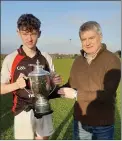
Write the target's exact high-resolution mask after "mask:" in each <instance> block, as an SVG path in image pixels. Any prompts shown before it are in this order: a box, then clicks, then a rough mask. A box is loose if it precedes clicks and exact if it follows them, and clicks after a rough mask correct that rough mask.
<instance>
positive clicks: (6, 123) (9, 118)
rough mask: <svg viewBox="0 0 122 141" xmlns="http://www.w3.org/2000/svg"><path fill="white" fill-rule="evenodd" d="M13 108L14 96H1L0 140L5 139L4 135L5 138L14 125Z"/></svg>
mask: <svg viewBox="0 0 122 141" xmlns="http://www.w3.org/2000/svg"><path fill="white" fill-rule="evenodd" d="M11 107H12V95H11V94H6V95H2V96H0V139H3V135H4V137H5V135H6V132H7V130H8V129H9V128H11V127H12V126H13V124H14V116H13V114H12V112H11ZM11 136H13V135H11Z"/></svg>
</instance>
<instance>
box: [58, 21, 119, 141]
mask: <svg viewBox="0 0 122 141" xmlns="http://www.w3.org/2000/svg"><path fill="white" fill-rule="evenodd" d="M79 36H80V40H81V43H82V50H81V56H79V57H77V58H76V60H75V61H74V63H73V66H72V69H71V72H70V78H69V82H68V83H67V84H66V85H65V86H68V87H71V88H61V89H60V90H59V91H58V93H59V94H62V95H63V97H66V98H76V102H75V105H74V140H77V139H80V140H85V139H88V140H91V139H97V140H108V139H109V140H112V139H113V137H114V120H115V119H114V116H115V98H116V90H117V87H118V85H119V82H120V76H121V69H120V67H121V63H120V60H119V58H117V57H116V55H114V54H113V53H112V52H110V51H108V50H107V48H106V45H105V44H102V43H101V41H102V32H101V28H100V25H99V24H98V23H97V22H95V21H89V22H86V23H84V24H83V25H81V27H80V30H79Z"/></svg>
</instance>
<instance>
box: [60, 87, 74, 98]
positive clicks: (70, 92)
mask: <svg viewBox="0 0 122 141" xmlns="http://www.w3.org/2000/svg"><path fill="white" fill-rule="evenodd" d="M76 92H77V91H76V90H74V89H72V88H66V87H65V88H60V89H59V90H58V94H61V95H62V97H65V98H71V99H74V98H76Z"/></svg>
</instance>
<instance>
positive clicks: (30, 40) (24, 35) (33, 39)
mask: <svg viewBox="0 0 122 141" xmlns="http://www.w3.org/2000/svg"><path fill="white" fill-rule="evenodd" d="M18 33H19V35H20V37H21V39H22V42H23V45H24V46H26V47H28V48H30V49H32V48H34V47H35V46H36V43H37V40H38V38H39V36H40V31H36V30H33V31H32V32H28V31H25V30H18Z"/></svg>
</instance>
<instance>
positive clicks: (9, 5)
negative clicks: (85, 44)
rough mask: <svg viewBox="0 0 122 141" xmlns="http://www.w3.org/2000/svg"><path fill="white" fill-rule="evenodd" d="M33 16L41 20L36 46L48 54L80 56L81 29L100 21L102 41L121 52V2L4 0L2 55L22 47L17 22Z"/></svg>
mask: <svg viewBox="0 0 122 141" xmlns="http://www.w3.org/2000/svg"><path fill="white" fill-rule="evenodd" d="M25 13H31V14H33V15H34V16H36V17H37V18H39V19H40V21H41V31H42V34H41V37H40V38H39V40H38V43H37V47H38V48H39V49H40V50H41V51H46V52H48V53H59V54H60V53H65V54H72V53H73V54H75V53H80V50H81V48H82V46H81V42H80V39H79V34H78V32H79V28H80V26H81V25H82V24H83V23H84V22H86V21H97V22H98V23H99V24H100V25H101V28H102V33H103V41H102V42H104V43H106V45H107V48H108V49H109V50H111V51H112V52H115V51H117V50H119V49H121V1H2V2H1V53H11V52H12V51H14V50H15V49H17V48H19V46H20V45H21V44H22V42H21V40H20V38H19V36H18V35H17V32H16V31H17V20H18V18H19V17H20V16H21V15H22V14H25Z"/></svg>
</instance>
